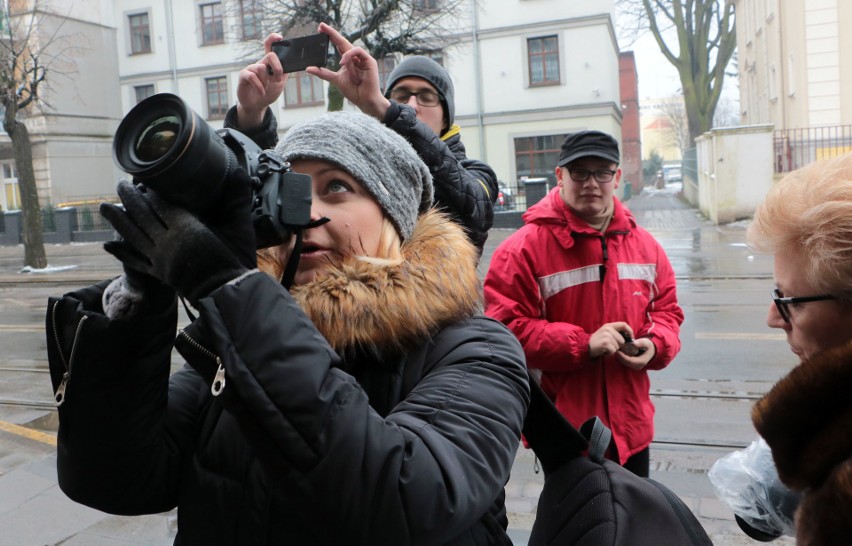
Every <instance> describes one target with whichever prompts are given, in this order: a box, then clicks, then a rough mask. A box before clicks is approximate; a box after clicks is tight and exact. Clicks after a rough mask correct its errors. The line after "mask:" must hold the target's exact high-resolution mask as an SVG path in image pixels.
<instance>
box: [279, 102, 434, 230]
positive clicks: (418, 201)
mask: <svg viewBox="0 0 852 546" xmlns="http://www.w3.org/2000/svg"><path fill="white" fill-rule="evenodd" d="M276 151H277V152H278V153H279V154H281V156H282V157H283V159H284V160H285V161H293V160H295V159H320V160H323V161H328V162H329V163H333V164H335V165H337V166H338V167H340V168H342V169H343V170H345V171H346V172H348V173H349V174H351V175H352V176H353V177H354V178H355V179H356V180H357V181H358V182H360V183H361V184H362V185H363V186H364V188H366V189H367V191H369V192H370V194H371V195H372V196H373V197H374V198H375V199H376V201H377V202H378V203H379V206H380V207H381V208H382V209H383V210H384V212H385V214H387V215H388V217H390V219H391V221H392V222H393V224H394V225H395V226H396V228H397V230H398V231H399V234H400V235H401V236H402V238H403V240H406V239H408V238H409V237H410V236H411V233H412V231H413V230H414V224H415V222H416V221H417V217H418V215H419V214H420V213H421V212H425V211H426V210H427V209H428V208H429V207H431V206H432V195H433V189H432V175H431V174H430V173H429V169H428V168H427V167H426V165H425V164H424V163H423V161H422V160H421V159H420V156H418V155H417V152H415V151H414V148H412V147H411V144H409V143H408V141H406V140H405V139H404V138H402V137H401V136H399V135H398V134H396V133H395V132H393V131H392V130H391V129H388V128H387V127H385V126H384V125H382V124H381V123H379V121H377V120H376V119H374V118H372V117H370V116H368V115H366V114H361V113H357V112H345V111H344V112H331V113H328V114H324V115H322V116H320V117H317V118H314V119H311V120H310V121H306V122H304V123H300V124H298V125H294V126H293V127H291V128H290V130H289V131H287V133H286V134H285V135H284V137H283V138H282V139H281V141H280V142H279V143H278V146H277V147H276Z"/></svg>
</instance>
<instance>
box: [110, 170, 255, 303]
mask: <svg viewBox="0 0 852 546" xmlns="http://www.w3.org/2000/svg"><path fill="white" fill-rule="evenodd" d="M118 196H119V198H120V199H121V202H122V204H123V205H124V208H123V209H122V208H121V207H119V206H116V205H112V204H109V203H101V206H100V212H101V215H102V216H103V217H104V218H106V220H107V221H108V222H109V223H110V224H112V226H113V228H115V230H116V231H117V232H118V233H119V235H121V237H122V238H123V240H121V241H110V242H108V243H105V244H104V249H105V250H106V251H107V252H109V253H110V254H112V255H114V256H115V257H116V258H118V259H119V260H121V262H122V263H123V264H124V265H125V266H126V267H128V268H131V269H134V270H136V271H139V272H141V273H144V274H146V275H150V276H151V277H154V278H155V279H158V280H159V281H161V282H162V283H164V284H166V285H168V286H170V287H172V288H174V289H175V290H177V291H178V293H180V294H181V295H183V296H185V297H186V298H187V299H188V300H189V301H190V302H193V303H194V302H197V301H198V300H199V299H201V298H203V297H205V296H207V295H208V294H209V293H210V292H212V291H213V290H215V289H216V288H218V287H219V286H221V285H223V284H225V283H226V282H228V281H230V280H232V279H234V278H236V277H238V276H239V275H241V274H242V273H244V272H245V271H246V267H245V266H243V264H241V263H240V261H239V260H238V259H237V257H236V256H235V255H234V254H233V253H232V252H231V251H230V250H229V249H228V246H227V245H225V243H223V242H222V241H221V240H220V239H219V238H218V237H217V236H216V235H215V234H214V233H213V232H212V231H211V230H210V229H209V228H208V227H207V226H205V225H204V224H203V223H202V222H201V221H200V220H198V218H196V217H195V215H193V214H192V213H190V212H189V211H187V210H186V209H184V208H182V207H180V206H178V205H174V204H172V203H169V202H167V201H165V200H164V199H162V198H161V197H160V196H158V195H157V194H156V193H155V192H154V191H152V190H150V189H147V190H145V191H143V190H142V189H140V188H139V187H137V186H134V185H133V184H131V183H130V182H128V181H126V180H122V181H120V182H119V184H118Z"/></svg>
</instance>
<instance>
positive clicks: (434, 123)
mask: <svg viewBox="0 0 852 546" xmlns="http://www.w3.org/2000/svg"><path fill="white" fill-rule="evenodd" d="M403 91H405V92H407V93H410V96H409V97H408V98H407V100H398V99H396V98H394V94H395V93H401V92H403ZM421 91H427V92H431V93H434V94H436V95H438V94H439V93H438V90H437V89H435V87H434V86H433V85H432V84H430V83H429V82H427V81H426V80H424V79H422V78H417V77H413V76H412V77H408V78H402V79H401V80H399V81H398V82H396V84H395V85H394V86H393V89H392V90H391V93H390V95H391V98H392V99H394V100H395V101H396V102H399V103H401V104H407V105H408V106H410V107H412V108H414V111H415V112H416V113H417V119H419V120H420V121H422V122H423V123H425V124H426V125H428V126H429V128H430V129H432V130H433V131H434V132H435V134H436V135H440V134H441V133H443V132H444V129H446V128H447V124H446V123H445V122H444V108H443V105H442V104H441V103H440V101H439V102H438V103H437V104H435V105H434V106H423V105H421V104H420V102H419V101H418V98H420V101H423V97H418V96H417V95H416V94H417V93H420V92H421Z"/></svg>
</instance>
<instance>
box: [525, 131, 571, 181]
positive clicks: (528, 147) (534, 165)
mask: <svg viewBox="0 0 852 546" xmlns="http://www.w3.org/2000/svg"><path fill="white" fill-rule="evenodd" d="M566 136H567V135H564V134H559V135H544V136H531V137H522V138H516V139H515V168H516V171H517V175H518V180H521V179H524V178H525V177H526V178H547V179H548V180H550V182H551V184H556V174H555V172H554V168H555V167H556V163H557V162H558V161H559V151H560V147H561V146H562V141H563V140H565V137H566Z"/></svg>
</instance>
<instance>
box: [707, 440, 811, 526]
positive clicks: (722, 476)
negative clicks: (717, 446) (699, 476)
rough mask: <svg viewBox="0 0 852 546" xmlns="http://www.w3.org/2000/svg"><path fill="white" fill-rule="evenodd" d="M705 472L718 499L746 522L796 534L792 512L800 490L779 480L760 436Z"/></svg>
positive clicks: (797, 503)
mask: <svg viewBox="0 0 852 546" xmlns="http://www.w3.org/2000/svg"><path fill="white" fill-rule="evenodd" d="M707 476H708V477H709V478H710V482H711V483H712V484H713V488H714V490H715V491H716V496H717V497H718V498H719V500H721V501H722V502H724V503H725V504H727V505H728V506H729V507H730V508H731V510H733V511H734V514H736V515H737V516H739V517H740V519H742V520H743V521H744V522H745V523H746V524H748V525H750V526H751V527H752V528H754V529H757V530H758V531H761V532H763V533H766V534H767V535H771V536H774V537H779V536H781V535H787V536H795V534H796V529H795V524H794V522H793V514H794V513H795V511H796V507H797V506H798V505H799V501H800V500H801V494H799V493H796V492H795V491H791V490H790V489H788V488H787V487H786V486H785V485H784V484H783V483H781V480H780V479H779V478H778V471H777V470H776V468H775V463H774V461H773V460H772V451H771V450H770V448H769V446H768V445H767V444H766V441H765V440H764V439H763V438H758V439H757V440H755V441H753V442H752V443H751V444H749V446H748V447H747V448H745V449H744V450H742V451H735V452H733V453H729V454H728V455H725V456H724V457H722V458H721V459H719V460H718V461H716V462H715V463H713V466H712V467H711V468H710V472H709V473H708V474H707Z"/></svg>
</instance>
